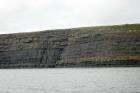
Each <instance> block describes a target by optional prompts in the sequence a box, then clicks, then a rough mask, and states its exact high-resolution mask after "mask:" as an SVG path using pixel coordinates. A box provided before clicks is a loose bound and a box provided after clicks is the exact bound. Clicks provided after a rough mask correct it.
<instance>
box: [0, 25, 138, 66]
mask: <svg viewBox="0 0 140 93" xmlns="http://www.w3.org/2000/svg"><path fill="white" fill-rule="evenodd" d="M139 65H140V25H139V24H131V25H115V26H98V27H83V28H73V29H60V30H49V31H41V32H31V33H16V34H3V35H0V68H15V67H19V68H20V67H29V68H32V67H55V66H58V67H64V66H65V67H67V66H68V67H69V66H139Z"/></svg>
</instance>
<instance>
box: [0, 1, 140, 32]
mask: <svg viewBox="0 0 140 93" xmlns="http://www.w3.org/2000/svg"><path fill="white" fill-rule="evenodd" d="M132 23H140V0H0V34H5V33H17V32H31V31H41V30H50V29H64V28H71V27H72V28H74V27H83V26H84V27H86V26H99V25H115V24H132Z"/></svg>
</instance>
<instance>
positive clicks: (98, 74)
mask: <svg viewBox="0 0 140 93" xmlns="http://www.w3.org/2000/svg"><path fill="white" fill-rule="evenodd" d="M0 93H140V67H92V68H42V69H0Z"/></svg>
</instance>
